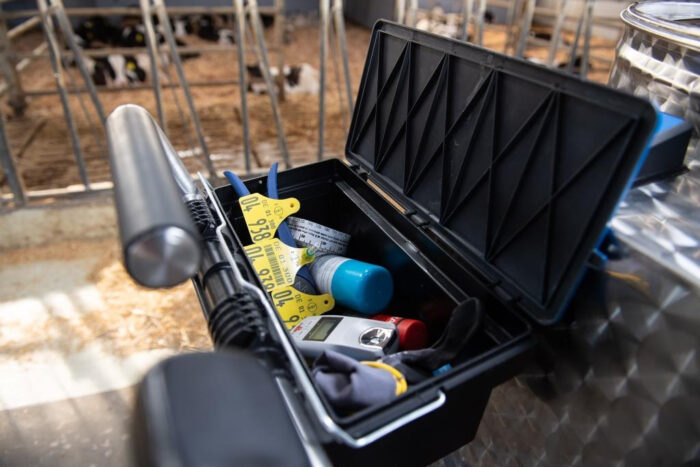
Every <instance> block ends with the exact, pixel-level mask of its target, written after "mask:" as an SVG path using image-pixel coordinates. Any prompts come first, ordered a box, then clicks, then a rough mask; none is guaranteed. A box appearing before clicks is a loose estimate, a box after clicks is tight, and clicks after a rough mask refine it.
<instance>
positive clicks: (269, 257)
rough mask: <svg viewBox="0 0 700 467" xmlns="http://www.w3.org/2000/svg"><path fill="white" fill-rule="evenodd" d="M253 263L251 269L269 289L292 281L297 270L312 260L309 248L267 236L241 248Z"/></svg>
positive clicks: (289, 283) (267, 289)
mask: <svg viewBox="0 0 700 467" xmlns="http://www.w3.org/2000/svg"><path fill="white" fill-rule="evenodd" d="M243 251H245V254H246V255H248V258H250V261H251V262H252V263H253V269H255V272H256V273H257V274H258V277H259V278H260V280H261V281H262V283H263V287H265V290H266V291H268V292H270V291H271V290H274V289H277V288H279V287H284V286H287V285H292V284H293V283H294V277H295V276H296V275H297V271H298V270H299V269H301V267H302V266H303V265H305V264H308V263H310V262H311V261H313V260H314V252H313V250H312V249H310V248H294V247H291V246H288V245H285V244H284V243H282V241H280V239H278V238H269V239H266V240H263V241H261V242H258V243H253V244H252V245H248V246H247V247H244V248H243Z"/></svg>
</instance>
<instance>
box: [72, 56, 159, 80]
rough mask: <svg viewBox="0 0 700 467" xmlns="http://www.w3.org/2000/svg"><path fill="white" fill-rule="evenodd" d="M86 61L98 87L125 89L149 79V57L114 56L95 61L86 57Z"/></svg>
mask: <svg viewBox="0 0 700 467" xmlns="http://www.w3.org/2000/svg"><path fill="white" fill-rule="evenodd" d="M85 61H86V65H87V67H88V71H89V72H90V74H91V76H92V80H93V82H94V83H95V84H96V85H97V86H107V87H110V88H111V87H124V86H128V85H129V84H135V83H143V82H145V81H146V79H147V77H148V74H147V72H146V70H147V69H148V56H146V55H144V54H138V55H136V56H135V57H132V56H124V55H118V54H114V55H108V56H107V57H100V58H97V59H94V60H93V59H91V58H89V57H86V58H85Z"/></svg>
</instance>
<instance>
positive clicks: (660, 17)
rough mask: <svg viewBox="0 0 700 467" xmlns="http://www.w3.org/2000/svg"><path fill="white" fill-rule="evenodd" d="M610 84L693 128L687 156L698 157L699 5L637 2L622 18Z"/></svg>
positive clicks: (699, 129) (655, 1)
mask: <svg viewBox="0 0 700 467" xmlns="http://www.w3.org/2000/svg"><path fill="white" fill-rule="evenodd" d="M620 16H621V18H622V21H624V23H625V31H624V34H623V36H622V39H621V40H620V43H619V44H618V46H617V54H616V58H615V63H614V65H613V68H612V71H611V73H610V83H609V84H610V85H611V86H613V87H617V88H620V89H624V90H627V91H630V92H632V93H634V94H635V95H638V96H642V97H647V98H649V99H651V100H652V101H653V102H654V103H656V105H658V106H659V108H660V109H661V110H662V111H663V112H667V113H670V114H673V115H677V116H679V117H682V118H685V119H686V120H688V121H689V122H691V123H692V125H693V128H694V130H693V132H694V134H693V141H691V150H690V151H689V152H688V157H690V158H692V159H698V154H697V153H698V152H699V151H698V149H699V148H698V138H699V137H700V27H698V25H700V2H698V1H693V2H676V1H658V0H654V1H649V2H643V3H634V4H632V5H630V6H629V7H628V8H627V9H626V10H624V11H623V12H622V14H621V15H620Z"/></svg>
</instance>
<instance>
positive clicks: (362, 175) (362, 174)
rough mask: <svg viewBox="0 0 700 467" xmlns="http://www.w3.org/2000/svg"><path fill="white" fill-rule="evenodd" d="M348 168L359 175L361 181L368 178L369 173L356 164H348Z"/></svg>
mask: <svg viewBox="0 0 700 467" xmlns="http://www.w3.org/2000/svg"><path fill="white" fill-rule="evenodd" d="M349 167H350V170H352V171H353V172H355V173H356V174H357V175H359V176H360V178H361V179H362V180H367V178H369V173H368V172H367V171H366V170H365V169H363V168H362V167H360V166H359V165H358V164H350V166H349Z"/></svg>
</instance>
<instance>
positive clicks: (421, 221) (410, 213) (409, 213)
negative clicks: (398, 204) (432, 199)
mask: <svg viewBox="0 0 700 467" xmlns="http://www.w3.org/2000/svg"><path fill="white" fill-rule="evenodd" d="M403 215H404V216H406V217H407V218H408V220H410V221H411V222H413V223H414V224H415V225H416V226H418V227H421V228H423V227H425V226H427V225H430V221H429V220H428V219H426V218H425V217H423V216H421V215H419V214H418V213H417V212H416V211H414V210H413V209H407V210H405V211H404V213H403Z"/></svg>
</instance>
